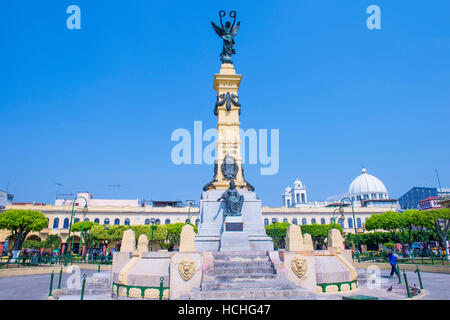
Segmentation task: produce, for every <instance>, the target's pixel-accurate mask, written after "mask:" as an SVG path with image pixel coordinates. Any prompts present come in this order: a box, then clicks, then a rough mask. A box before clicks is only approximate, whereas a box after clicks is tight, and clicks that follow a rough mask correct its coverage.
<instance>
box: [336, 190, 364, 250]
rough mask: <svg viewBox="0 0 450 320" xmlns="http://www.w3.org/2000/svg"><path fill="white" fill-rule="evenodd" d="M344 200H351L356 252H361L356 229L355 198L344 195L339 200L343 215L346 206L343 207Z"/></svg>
mask: <svg viewBox="0 0 450 320" xmlns="http://www.w3.org/2000/svg"><path fill="white" fill-rule="evenodd" d="M344 200H348V201H350V202H351V204H352V212H353V227H354V229H355V242H356V252H357V253H358V252H359V245H358V234H357V231H356V220H355V208H354V206H353V200H352V199H350V198H349V197H344V198H342V199H341V200H340V201H339V209H340V212H341V213H342V216H343V215H344V208H343V206H342V204H343V203H344Z"/></svg>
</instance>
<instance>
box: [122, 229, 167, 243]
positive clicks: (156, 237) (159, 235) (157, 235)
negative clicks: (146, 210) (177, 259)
mask: <svg viewBox="0 0 450 320" xmlns="http://www.w3.org/2000/svg"><path fill="white" fill-rule="evenodd" d="M152 228H153V241H154V242H158V243H159V244H160V245H161V243H163V246H161V248H163V247H164V243H165V242H164V241H165V240H166V238H167V228H166V225H161V224H157V225H154V226H151V225H135V226H132V227H131V230H133V231H134V235H135V236H136V240H139V236H140V235H141V234H145V235H146V236H147V238H148V240H149V242H150V241H151V240H152Z"/></svg>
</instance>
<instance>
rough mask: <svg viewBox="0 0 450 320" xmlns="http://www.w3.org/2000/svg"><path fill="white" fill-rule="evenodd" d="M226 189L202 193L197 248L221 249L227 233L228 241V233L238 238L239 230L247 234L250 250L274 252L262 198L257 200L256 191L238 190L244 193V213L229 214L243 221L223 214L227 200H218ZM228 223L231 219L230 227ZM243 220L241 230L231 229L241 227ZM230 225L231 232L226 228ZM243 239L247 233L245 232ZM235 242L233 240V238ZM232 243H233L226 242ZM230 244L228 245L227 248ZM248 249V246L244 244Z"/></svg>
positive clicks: (203, 249)
mask: <svg viewBox="0 0 450 320" xmlns="http://www.w3.org/2000/svg"><path fill="white" fill-rule="evenodd" d="M223 192H224V190H209V191H205V192H203V194H202V199H201V200H200V226H199V229H198V233H197V236H196V237H195V248H196V250H197V251H209V252H213V251H219V250H220V251H222V249H221V248H222V247H224V246H222V245H221V241H222V238H223V234H224V233H226V234H225V235H224V237H225V238H224V239H223V240H224V241H225V242H227V241H228V233H230V235H231V236H233V237H237V236H238V235H237V234H238V233H244V234H246V235H247V239H248V243H249V244H248V249H244V250H245V251H247V250H252V251H254V250H257V251H272V250H273V241H272V238H270V237H269V236H267V234H266V230H265V228H264V223H263V218H262V208H261V200H259V199H258V197H257V196H256V193H255V192H252V191H248V190H242V189H238V192H239V194H241V195H243V196H244V203H243V206H242V216H240V217H227V219H230V218H240V219H242V220H240V221H237V220H236V221H233V219H231V220H225V219H224V216H223V210H224V203H223V202H221V201H217V199H219V198H220V197H221V196H222V194H223ZM227 222H229V224H228V226H227ZM239 222H242V223H243V224H242V229H243V230H242V231H239V232H237V231H232V230H235V228H239V225H238V224H236V223H239ZM227 228H228V230H229V231H227ZM242 238H244V236H243V235H242ZM233 242H234V240H233ZM227 243H230V242H227ZM226 246H227V245H225V247H226ZM244 247H246V248H247V245H244Z"/></svg>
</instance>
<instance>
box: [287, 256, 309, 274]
mask: <svg viewBox="0 0 450 320" xmlns="http://www.w3.org/2000/svg"><path fill="white" fill-rule="evenodd" d="M291 268H292V271H293V272H294V273H295V275H296V276H297V277H299V278H301V277H303V276H304V275H305V274H306V271H308V262H307V261H306V259H305V258H303V257H301V256H294V257H293V258H292V261H291Z"/></svg>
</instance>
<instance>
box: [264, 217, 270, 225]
mask: <svg viewBox="0 0 450 320" xmlns="http://www.w3.org/2000/svg"><path fill="white" fill-rule="evenodd" d="M264 225H265V226H268V225H269V219H267V218H265V219H264Z"/></svg>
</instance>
